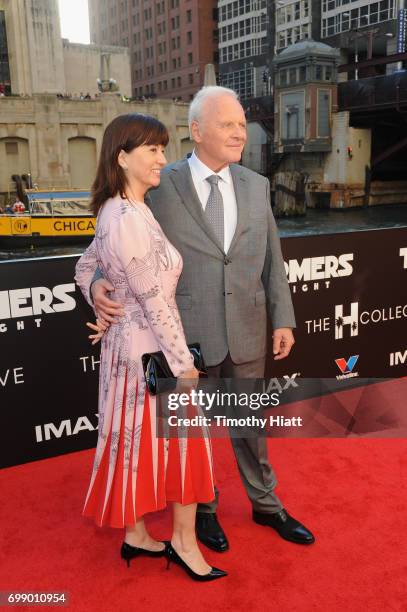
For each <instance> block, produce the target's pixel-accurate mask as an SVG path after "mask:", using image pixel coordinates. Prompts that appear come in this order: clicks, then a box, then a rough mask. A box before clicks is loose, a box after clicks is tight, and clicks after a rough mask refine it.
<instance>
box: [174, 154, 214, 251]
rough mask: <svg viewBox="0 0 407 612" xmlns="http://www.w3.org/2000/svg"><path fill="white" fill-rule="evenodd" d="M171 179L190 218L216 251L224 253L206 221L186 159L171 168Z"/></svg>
mask: <svg viewBox="0 0 407 612" xmlns="http://www.w3.org/2000/svg"><path fill="white" fill-rule="evenodd" d="M171 179H172V181H173V183H174V185H175V188H176V190H177V191H178V193H179V195H180V197H181V199H182V201H183V203H184V205H185V207H186V208H187V209H188V211H189V212H190V214H191V215H192V217H193V218H194V219H195V221H196V222H197V223H198V224H199V225H200V226H201V227H202V229H203V231H204V232H205V233H206V235H207V236H208V238H210V239H211V240H212V242H213V243H214V244H215V245H216V246H217V247H218V249H219V250H220V251H221V252H222V253H224V250H223V246H222V245H221V244H220V242H219V240H218V239H217V237H216V235H215V233H214V231H213V229H212V227H211V226H210V224H209V223H208V221H207V220H206V217H205V214H204V211H203V208H202V204H201V202H200V200H199V198H198V194H197V192H196V189H195V185H194V181H193V180H192V174H191V170H190V168H189V163H188V161H187V159H183V160H181V161H180V162H179V163H178V164H176V165H175V166H173V167H172V168H171Z"/></svg>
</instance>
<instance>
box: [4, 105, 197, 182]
mask: <svg viewBox="0 0 407 612" xmlns="http://www.w3.org/2000/svg"><path fill="white" fill-rule="evenodd" d="M129 112H138V113H144V114H148V115H153V116H154V117H157V118H158V119H160V120H161V121H163V123H165V124H166V125H167V127H168V130H169V133H170V142H169V145H168V147H167V150H166V156H167V159H168V161H169V162H173V161H175V160H177V159H179V158H180V157H182V153H183V152H184V151H185V142H186V140H185V139H187V138H188V135H189V132H188V105H187V104H185V103H174V102H172V101H171V100H149V101H146V102H143V103H142V102H131V103H130V102H127V103H125V102H122V101H121V99H120V97H119V96H117V95H115V94H103V95H102V96H101V97H100V98H99V99H97V100H83V101H81V100H61V99H58V98H57V97H56V96H55V95H34V96H32V97H30V98H7V97H3V98H0V143H3V145H4V144H5V142H6V141H7V142H13V141H16V140H17V139H23V141H26V143H27V146H28V149H27V146H25V145H24V148H23V146H21V147H18V150H19V153H18V155H17V157H15V154H13V155H10V154H9V155H7V157H6V147H5V146H0V156H2V157H0V166H1V167H3V168H7V169H8V170H7V172H8V173H10V174H14V173H18V172H19V171H21V169H22V165H21V164H23V165H24V166H25V165H26V164H27V163H29V168H26V169H25V172H30V173H31V175H32V178H33V181H34V182H36V183H38V186H39V187H40V188H53V187H54V188H69V187H71V186H72V182H71V175H70V171H71V168H70V164H71V163H72V155H73V154H75V156H76V157H77V156H78V147H77V144H78V141H75V143H76V144H74V145H73V144H72V142H71V139H75V138H79V139H84V140H83V141H79V144H80V142H83V144H84V146H83V151H84V155H88V153H87V151H88V150H89V146H88V145H87V144H85V140H86V139H90V140H91V141H93V142H94V146H95V149H96V156H97V157H98V156H99V152H100V147H101V141H102V136H103V132H104V129H105V127H106V125H107V124H108V123H109V122H110V121H111V120H112V119H113V118H114V117H116V116H117V115H120V114H124V113H129ZM4 139H6V140H4ZM69 142H71V145H70V144H69ZM182 142H183V144H182ZM92 146H93V145H92ZM20 150H21V156H22V155H23V154H24V159H23V157H21V159H20ZM80 151H81V148H80V147H79V155H80ZM85 151H86V152H85ZM70 155H71V157H70ZM27 159H28V162H27ZM75 161H76V159H75ZM86 164H87V167H88V168H89V170H88V173H89V174H91V173H92V174H93V171H92V170H91V169H92V168H94V164H93V162H92V163H91V162H90V160H88V159H86V160H85V164H84V165H85V166H86ZM75 176H76V177H77V176H78V171H77V168H76V169H75ZM93 178H94V176H93V175H92V176H89V177H87V178H85V177H84V182H86V185H83V187H84V188H88V187H90V185H91V183H92V181H93ZM74 180H75V181H76V180H77V179H74ZM0 181H1V182H0V193H1V192H3V193H7V192H8V191H9V190H12V191H13V190H14V184H13V183H12V182H11V177H9V178H7V176H5V175H4V173H2V174H1V177H0ZM76 186H77V185H76Z"/></svg>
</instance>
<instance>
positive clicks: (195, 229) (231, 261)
mask: <svg viewBox="0 0 407 612" xmlns="http://www.w3.org/2000/svg"><path fill="white" fill-rule="evenodd" d="M230 171H231V175H232V179H233V185H234V189H235V194H236V201H237V212H238V215H237V227H236V232H235V235H234V237H233V240H232V243H231V245H230V248H229V250H228V252H227V253H225V252H224V250H223V246H222V245H221V244H220V243H219V242H218V240H217V238H216V236H215V234H214V232H213V230H212V228H211V226H210V225H209V224H208V222H207V220H206V218H205V213H204V211H203V208H202V205H201V202H200V201H199V198H198V195H197V192H196V189H195V187H194V184H193V180H192V175H191V171H190V168H189V164H188V161H187V158H185V159H183V160H181V161H178V162H176V163H175V164H171V165H169V166H167V167H166V168H165V169H164V170H163V171H162V173H161V183H160V186H159V187H158V188H157V189H153V190H151V191H150V192H149V194H148V197H149V200H150V201H149V202H148V203H149V205H150V207H151V210H152V211H153V214H154V216H155V218H156V219H157V221H158V222H159V223H160V225H161V227H162V228H163V231H164V233H165V234H166V236H167V237H168V239H169V240H170V241H171V242H172V243H173V245H174V246H175V247H176V248H177V249H178V250H179V252H180V253H181V255H182V258H183V260H184V267H183V271H182V275H181V277H180V280H179V283H178V287H177V293H176V301H177V304H178V308H179V311H180V315H181V319H182V323H183V326H184V330H185V334H186V338H187V342H188V343H190V342H200V344H201V347H202V351H203V355H204V358H205V361H206V363H207V365H208V366H213V365H217V364H219V363H220V362H222V361H223V359H224V358H225V357H226V355H227V353H228V352H229V353H230V356H231V358H232V360H233V361H234V362H235V363H237V364H241V363H246V362H249V361H254V360H256V359H259V358H260V357H263V356H264V355H265V354H266V341H267V313H268V315H269V317H270V320H271V323H272V326H273V328H274V329H276V328H279V327H295V317H294V311H293V305H292V301H291V293H290V289H289V286H288V282H287V277H286V274H285V269H284V262H283V258H282V254H281V248H280V239H279V237H278V233H277V227H276V223H275V220H274V217H273V213H272V210H271V205H270V186H269V181H268V179H266V178H264V177H262V176H261V175H259V174H257V173H256V172H253V171H251V170H248V169H247V168H244V167H242V166H239V165H237V164H232V165H231V166H230ZM147 201H148V200H147Z"/></svg>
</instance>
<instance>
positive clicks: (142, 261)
mask: <svg viewBox="0 0 407 612" xmlns="http://www.w3.org/2000/svg"><path fill="white" fill-rule="evenodd" d="M117 252H118V256H119V260H120V263H121V266H122V268H123V270H124V273H125V276H126V280H127V283H128V285H129V288H130V290H131V291H132V293H133V295H134V296H135V298H136V299H137V301H138V302H139V304H140V305H141V307H142V309H143V312H144V315H145V317H146V319H147V321H148V323H149V326H150V329H151V330H152V332H153V333H154V335H155V337H156V340H157V343H158V344H159V346H160V349H161V350H162V351H163V353H164V355H165V357H166V359H167V362H168V365H169V366H170V368H171V370H172V373H173V374H174V376H175V377H177V376H179V375H180V374H182V373H183V372H186V371H188V370H191V369H192V368H193V367H194V359H193V357H192V355H191V353H190V351H189V349H188V346H187V343H186V340H185V335H184V331H183V329H182V325H181V321H180V319H179V314H178V310H177V307H176V304H175V301H174V306H172V307H170V305H169V303H168V299H167V298H166V296H165V293H164V290H163V287H162V283H161V276H160V266H159V259H158V253H157V250H156V249H155V247H154V240H153V236H152V227H151V226H150V225H149V223H148V222H147V220H146V219H145V217H144V215H143V213H142V212H141V211H138V210H137V209H129V210H128V211H126V212H125V213H124V214H123V215H122V216H121V218H120V220H119V224H118V232H117Z"/></svg>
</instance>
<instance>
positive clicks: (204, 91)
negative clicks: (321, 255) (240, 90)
mask: <svg viewBox="0 0 407 612" xmlns="http://www.w3.org/2000/svg"><path fill="white" fill-rule="evenodd" d="M225 95H226V96H231V97H232V98H234V99H235V100H238V101H239V96H238V95H237V93H236V92H235V91H234V90H233V89H229V87H220V86H219V85H208V86H207V87H202V88H201V89H200V90H199V91H198V92H197V93H196V94H195V97H194V99H193V100H192V102H191V104H190V105H189V112H188V126H189V133H190V134H191V125H192V122H193V121H199V119H200V118H201V113H202V106H203V103H204V102H205V100H208V98H218V97H219V96H225ZM191 136H192V135H191Z"/></svg>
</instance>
